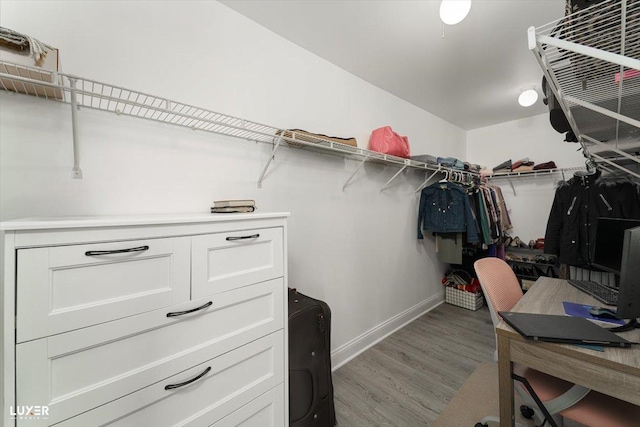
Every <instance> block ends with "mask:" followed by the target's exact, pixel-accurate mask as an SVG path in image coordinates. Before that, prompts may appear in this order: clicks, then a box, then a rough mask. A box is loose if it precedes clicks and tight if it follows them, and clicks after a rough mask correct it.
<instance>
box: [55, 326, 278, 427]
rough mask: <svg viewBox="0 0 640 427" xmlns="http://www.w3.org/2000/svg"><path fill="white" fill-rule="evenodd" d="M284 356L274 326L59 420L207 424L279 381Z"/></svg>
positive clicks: (80, 425)
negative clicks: (144, 385) (235, 346)
mask: <svg viewBox="0 0 640 427" xmlns="http://www.w3.org/2000/svg"><path fill="white" fill-rule="evenodd" d="M283 360H284V337H283V332H282V331H278V332H276V333H274V334H271V335H268V336H266V337H263V338H261V339H259V340H256V341H253V342H251V343H249V344H247V345H245V346H242V347H240V348H238V349H236V350H233V351H231V352H228V353H225V354H223V355H221V356H219V357H217V358H215V359H212V360H209V361H207V362H205V363H201V364H199V365H197V366H194V367H192V368H190V369H188V370H186V371H183V372H180V373H178V374H177V375H174V376H172V377H170V378H167V379H165V380H162V381H160V382H158V383H157V384H154V385H152V386H150V387H147V388H145V389H142V390H139V391H137V392H135V393H132V394H129V395H127V396H124V397H122V398H121V399H119V400H116V401H114V402H109V403H107V404H106V405H103V406H100V407H99V408H96V409H94V410H92V411H89V412H86V413H84V414H81V415H79V416H77V417H75V418H71V419H69V420H67V421H65V422H62V423H60V424H59V426H61V427H62V426H65V427H68V426H78V427H86V426H98V425H99V426H103V425H110V426H138V427H139V426H175V425H185V424H190V425H198V426H208V425H211V424H213V423H215V422H216V421H218V420H220V419H221V418H223V417H224V416H225V415H227V414H229V413H231V412H233V411H235V410H237V409H238V408H241V407H242V406H244V405H246V404H247V403H249V402H251V401H252V400H254V399H256V398H257V397H259V396H261V395H263V394H264V393H265V392H267V391H269V390H270V389H272V388H273V387H275V386H277V385H279V384H282V383H283V380H284V364H283ZM180 384H185V385H183V386H181V387H178V388H173V389H167V387H170V386H176V385H180Z"/></svg>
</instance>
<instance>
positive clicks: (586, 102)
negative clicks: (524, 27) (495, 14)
mask: <svg viewBox="0 0 640 427" xmlns="http://www.w3.org/2000/svg"><path fill="white" fill-rule="evenodd" d="M529 48H530V49H531V51H532V52H533V53H534V56H535V57H536V59H537V61H538V63H539V65H540V67H541V68H542V71H543V73H544V75H545V77H546V79H547V82H548V85H549V87H550V88H551V90H552V91H553V93H554V94H555V96H556V98H557V99H558V102H559V104H560V106H561V107H562V110H563V111H564V113H565V116H566V117H567V119H568V121H569V124H570V125H571V128H572V130H573V132H574V133H575V135H576V137H577V138H578V140H579V142H580V143H581V145H582V147H583V149H584V153H585V156H586V157H588V158H589V159H592V160H594V161H595V162H597V163H599V164H601V165H604V166H607V165H608V166H612V167H615V168H618V169H620V170H622V171H623V172H625V173H628V174H630V175H632V176H634V177H636V178H640V174H637V173H635V172H634V171H633V170H630V169H628V168H626V167H624V166H622V165H621V164H620V163H621V162H620V161H619V159H613V160H612V159H611V157H618V158H622V159H623V160H624V161H625V162H628V163H633V162H636V163H640V156H638V154H637V153H638V152H640V59H638V58H640V0H608V1H604V2H602V3H599V4H596V5H594V6H592V7H589V8H586V9H584V10H581V11H578V12H575V13H572V14H570V15H567V16H565V17H564V18H562V19H560V20H558V21H554V22H552V23H549V24H547V25H543V26H541V27H538V28H533V27H531V28H529Z"/></svg>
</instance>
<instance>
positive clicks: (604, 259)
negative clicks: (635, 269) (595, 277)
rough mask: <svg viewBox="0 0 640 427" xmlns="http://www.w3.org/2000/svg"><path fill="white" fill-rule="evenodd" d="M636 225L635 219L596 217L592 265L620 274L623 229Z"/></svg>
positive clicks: (637, 223)
mask: <svg viewBox="0 0 640 427" xmlns="http://www.w3.org/2000/svg"><path fill="white" fill-rule="evenodd" d="M638 226H640V220H637V219H620V218H598V222H597V224H596V240H595V242H594V244H595V248H594V254H593V263H592V264H593V266H594V267H597V268H599V269H601V270H605V271H609V272H612V273H616V274H620V268H621V260H622V248H623V243H624V236H625V230H627V229H629V228H633V227H638ZM639 259H640V258H639ZM639 263H640V261H639Z"/></svg>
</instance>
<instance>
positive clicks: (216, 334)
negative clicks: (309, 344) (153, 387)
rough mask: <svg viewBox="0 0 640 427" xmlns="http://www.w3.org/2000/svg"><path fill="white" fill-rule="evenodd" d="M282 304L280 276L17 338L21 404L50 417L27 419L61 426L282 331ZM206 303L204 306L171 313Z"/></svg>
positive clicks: (18, 397) (282, 295) (282, 293)
mask: <svg viewBox="0 0 640 427" xmlns="http://www.w3.org/2000/svg"><path fill="white" fill-rule="evenodd" d="M209 303H211V304H210V305H209ZM283 305H284V283H283V279H282V278H278V279H274V280H270V281H267V282H262V283H259V284H256V285H252V286H246V287H243V288H241V289H237V290H234V291H230V292H225V293H224V294H220V295H215V296H213V297H208V298H205V299H200V300H195V301H191V302H189V303H185V304H180V305H178V306H172V307H170V308H169V309H163V310H156V311H154V312H150V313H144V314H141V315H138V316H133V317H129V318H126V319H120V320H116V321H113V322H109V323H105V324H101V325H97V326H93V327H89V328H85V329H81V330H78V331H73V332H68V333H66V334H61V335H56V336H52V337H48V338H43V339H39V340H35V341H30V342H27V343H22V344H18V345H17V347H16V365H17V366H16V372H17V375H18V378H19V381H18V384H17V402H18V404H19V405H31V404H34V402H38V403H36V404H39V405H48V406H49V419H48V420H46V421H43V420H40V423H37V422H35V421H32V422H30V423H29V424H28V425H51V424H55V423H57V422H60V421H63V420H65V419H68V418H70V417H72V416H74V415H76V414H78V413H81V412H84V411H88V410H90V409H92V408H96V407H98V406H100V405H103V404H106V403H107V402H110V401H113V400H115V399H118V398H119V397H121V396H123V395H126V394H129V393H132V392H135V391H136V390H140V389H142V388H143V387H147V386H148V385H150V384H153V383H155V382H158V381H160V380H162V379H163V378H167V377H168V376H170V375H172V374H173V373H176V372H181V371H184V370H185V369H188V368H190V367H192V366H194V365H197V364H200V363H202V362H203V361H205V360H209V359H211V358H214V357H216V356H218V355H220V354H223V353H225V352H228V351H230V350H233V349H234V348H236V347H239V346H241V345H243V344H245V343H247V342H250V341H253V340H256V339H258V338H260V337H263V336H265V335H267V334H269V333H272V332H274V331H277V330H281V329H282V328H283V326H284V321H285V319H284V312H285V311H286V309H285V308H284V307H283ZM199 307H204V308H202V309H200V310H197V311H192V312H191V313H186V314H184V315H180V316H177V317H167V313H168V312H172V313H175V312H183V311H189V310H193V309H194V308H199ZM281 346H282V344H281ZM279 351H282V349H280V350H279ZM269 363H271V364H273V363H274V362H273V361H271V362H269ZM280 363H282V361H281V362H280ZM269 366H271V365H269ZM233 370H234V372H236V373H237V372H238V371H237V370H236V368H233ZM188 376H189V375H186V374H185V375H184V377H188ZM240 377H242V375H241V376H240ZM225 378H226V377H225ZM198 387H200V386H198ZM198 387H196V388H198ZM180 393H182V392H180ZM92 424H93V423H90V424H88V425H92ZM25 425H27V424H25ZM140 425H149V424H148V423H147V424H145V423H143V424H140ZM151 425H155V424H153V423H152V424H151Z"/></svg>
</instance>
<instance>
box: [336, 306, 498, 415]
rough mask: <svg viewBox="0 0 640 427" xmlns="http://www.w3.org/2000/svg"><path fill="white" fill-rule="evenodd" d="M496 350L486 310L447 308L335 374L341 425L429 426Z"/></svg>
mask: <svg viewBox="0 0 640 427" xmlns="http://www.w3.org/2000/svg"><path fill="white" fill-rule="evenodd" d="M494 351H495V337H494V333H493V325H492V323H491V317H490V315H489V310H488V309H487V307H486V306H484V307H482V308H481V309H480V310H478V311H470V310H466V309H464V308H459V307H456V306H452V305H450V304H442V305H440V306H438V307H436V308H435V309H433V310H432V311H430V312H429V313H427V314H425V315H424V316H422V317H420V318H418V319H417V320H415V321H414V322H412V323H410V324H409V325H407V326H405V327H404V328H402V329H401V330H399V331H398V332H396V333H394V334H393V335H391V336H389V337H387V338H386V339H384V340H383V341H381V342H380V343H378V344H376V345H375V346H373V347H371V348H370V349H368V350H367V351H365V352H364V353H362V354H361V355H359V356H358V357H356V358H355V359H353V360H351V361H350V362H349V363H347V364H345V365H344V366H342V367H341V368H340V369H338V370H337V371H336V372H334V373H333V384H334V391H335V405H336V415H337V419H338V425H339V427H349V426H368V427H373V426H402V427H411V426H422V427H424V426H429V425H430V424H431V423H432V422H433V421H434V420H435V419H436V418H437V417H438V414H440V412H441V411H443V410H444V408H445V406H447V403H449V401H450V400H451V399H452V398H453V396H454V395H455V394H456V392H457V391H458V389H459V388H460V387H462V384H463V383H464V382H465V380H466V379H467V378H468V377H469V376H470V375H471V373H472V372H473V371H474V370H475V368H476V367H477V366H478V365H479V364H480V363H482V362H487V361H493V352H494ZM452 427H457V426H452Z"/></svg>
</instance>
